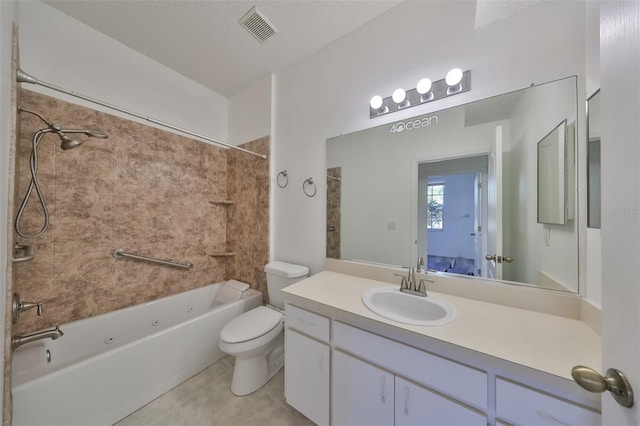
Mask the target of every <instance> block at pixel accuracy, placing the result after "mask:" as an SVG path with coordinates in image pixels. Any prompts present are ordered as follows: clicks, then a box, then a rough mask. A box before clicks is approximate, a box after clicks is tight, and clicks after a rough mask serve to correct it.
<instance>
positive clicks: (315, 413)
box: [284, 304, 330, 425]
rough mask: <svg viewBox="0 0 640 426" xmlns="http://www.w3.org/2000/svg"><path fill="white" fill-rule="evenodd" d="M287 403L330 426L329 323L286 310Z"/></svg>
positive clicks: (291, 307)
mask: <svg viewBox="0 0 640 426" xmlns="http://www.w3.org/2000/svg"><path fill="white" fill-rule="evenodd" d="M284 342H285V343H284V352H285V379H284V394H285V398H286V400H287V403H288V404H289V405H291V406H292V407H293V408H295V409H296V410H298V411H299V412H301V413H302V414H304V415H305V416H307V417H308V418H309V419H310V420H311V421H313V422H314V423H316V424H319V425H327V424H329V392H330V390H329V374H330V372H329V369H330V349H329V344H328V342H329V319H328V318H326V317H323V316H321V315H317V314H314V313H312V312H309V311H306V310H304V309H300V308H297V307H295V306H292V305H289V304H287V305H286V306H285V336H284Z"/></svg>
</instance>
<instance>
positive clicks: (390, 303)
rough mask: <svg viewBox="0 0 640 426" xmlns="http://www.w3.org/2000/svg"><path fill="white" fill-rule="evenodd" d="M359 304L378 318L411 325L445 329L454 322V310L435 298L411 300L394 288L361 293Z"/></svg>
mask: <svg viewBox="0 0 640 426" xmlns="http://www.w3.org/2000/svg"><path fill="white" fill-rule="evenodd" d="M362 303H364V306H366V307H367V308H368V309H369V310H370V311H372V312H373V313H376V314H378V315H380V316H381V317H384V318H387V319H390V320H393V321H398V322H401V323H404V324H410V325H427V326H437V325H445V324H449V323H451V322H453V321H454V320H455V319H456V311H455V309H453V306H451V305H450V304H449V302H447V301H446V300H444V299H440V298H439V297H435V296H427V297H422V296H414V295H412V294H407V293H402V292H401V291H400V290H399V289H398V288H396V287H376V288H371V289H369V290H366V291H365V292H364V293H362Z"/></svg>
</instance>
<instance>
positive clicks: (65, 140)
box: [58, 132, 84, 151]
mask: <svg viewBox="0 0 640 426" xmlns="http://www.w3.org/2000/svg"><path fill="white" fill-rule="evenodd" d="M58 136H59V137H60V140H61V141H62V142H61V143H60V148H62V149H63V150H65V151H66V150H69V149H73V148H77V147H79V146H80V145H82V143H83V142H84V141H83V140H82V139H71V138H70V137H69V136H67V135H65V134H64V133H62V132H59V133H58Z"/></svg>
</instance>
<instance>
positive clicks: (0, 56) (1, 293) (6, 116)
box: [0, 1, 16, 424]
mask: <svg viewBox="0 0 640 426" xmlns="http://www.w3.org/2000/svg"><path fill="white" fill-rule="evenodd" d="M15 19H16V3H15V2H13V1H0V170H5V171H6V170H9V145H10V144H9V141H10V140H11V139H10V136H11V110H10V109H9V106H10V105H11V51H12V46H11V39H12V37H11V31H12V23H13V21H15ZM8 178H9V175H8V174H7V173H0V271H1V272H0V318H1V321H2V324H4V318H5V314H6V312H5V299H6V298H5V294H6V288H7V283H6V274H5V271H6V268H7V266H8V265H7V254H8V253H7V241H8V235H7V223H8V219H9V218H8V217H7V203H8V195H9V194H8V185H9V182H8ZM4 332H5V330H4V326H2V327H0V342H2V343H1V344H0V359H4ZM3 366H4V363H3ZM3 382H4V374H3V373H0V389H4V385H3ZM2 423H3V424H4V421H3V422H2Z"/></svg>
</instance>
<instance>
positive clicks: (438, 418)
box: [395, 376, 487, 426]
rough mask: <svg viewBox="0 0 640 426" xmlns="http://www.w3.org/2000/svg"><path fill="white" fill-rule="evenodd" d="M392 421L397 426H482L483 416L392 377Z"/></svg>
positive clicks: (397, 377) (401, 379)
mask: <svg viewBox="0 0 640 426" xmlns="http://www.w3.org/2000/svg"><path fill="white" fill-rule="evenodd" d="M395 395H396V402H395V413H396V414H395V421H396V423H395V424H396V425H397V426H408V425H420V426H430V425H433V426H447V425H451V426H463V425H478V426H485V425H486V424H487V418H486V416H485V415H483V414H480V413H479V412H477V411H475V410H472V409H471V408H468V407H466V406H464V405H462V404H461V403H459V402H457V401H454V400H453V399H449V398H446V397H444V396H441V395H439V394H437V393H435V392H433V391H431V390H429V389H426V388H423V387H422V386H418V385H416V384H415V383H412V382H409V381H407V380H405V379H403V378H402V377H400V376H396V389H395Z"/></svg>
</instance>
